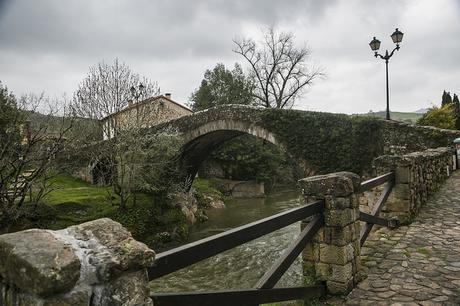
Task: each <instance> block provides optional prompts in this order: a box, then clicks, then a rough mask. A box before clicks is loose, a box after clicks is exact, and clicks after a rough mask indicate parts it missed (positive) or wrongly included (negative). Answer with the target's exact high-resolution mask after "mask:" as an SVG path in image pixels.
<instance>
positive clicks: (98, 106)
mask: <svg viewBox="0 0 460 306" xmlns="http://www.w3.org/2000/svg"><path fill="white" fill-rule="evenodd" d="M140 85H142V87H141V89H142V90H140V91H139V95H137V96H136V97H133V93H132V90H131V88H138V86H140ZM159 92H160V89H159V87H158V84H157V83H155V82H151V81H150V80H149V79H147V78H145V77H141V76H140V75H139V74H137V73H134V72H132V71H131V69H130V68H129V66H128V65H126V64H125V63H120V62H119V60H118V58H116V59H115V60H114V61H113V64H112V65H109V64H107V63H104V62H102V63H99V64H97V65H96V66H92V67H90V68H89V73H88V75H87V76H86V78H85V79H84V80H83V81H82V82H81V83H80V85H79V86H78V89H77V91H76V92H75V94H74V98H73V100H74V101H73V104H74V106H75V111H76V115H78V116H80V117H83V118H91V119H97V120H100V119H102V118H104V117H107V116H109V115H110V114H113V113H116V112H118V111H120V110H122V109H123V108H125V107H126V106H128V104H129V102H130V101H132V100H133V99H134V98H136V99H139V100H142V99H145V98H148V97H151V96H153V95H157V94H158V93H159Z"/></svg>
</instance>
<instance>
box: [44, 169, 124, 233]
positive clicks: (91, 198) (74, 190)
mask: <svg viewBox="0 0 460 306" xmlns="http://www.w3.org/2000/svg"><path fill="white" fill-rule="evenodd" d="M50 183H52V185H51V186H52V187H51V189H52V191H51V192H50V193H48V194H47V195H46V196H45V197H44V199H43V202H44V203H45V204H46V205H49V206H51V207H53V208H54V209H55V210H56V217H55V220H54V222H52V223H51V224H50V227H51V228H62V227H66V226H69V225H73V224H78V223H82V222H86V221H90V220H94V219H98V218H103V217H108V216H111V215H113V214H115V213H116V212H117V210H118V205H117V204H118V198H117V197H116V196H113V195H112V196H111V194H110V193H109V191H110V188H109V187H98V186H93V185H91V184H89V183H87V182H85V181H83V180H80V179H77V178H73V177H70V176H65V175H55V176H54V177H53V178H52V179H51V180H50Z"/></svg>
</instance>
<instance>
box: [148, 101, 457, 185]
mask: <svg viewBox="0 0 460 306" xmlns="http://www.w3.org/2000/svg"><path fill="white" fill-rule="evenodd" d="M161 130H169V131H171V130H172V131H176V132H179V134H180V135H181V137H182V141H183V146H182V151H181V152H180V156H181V160H182V162H183V164H184V166H185V167H186V169H187V170H188V173H189V174H190V176H191V177H194V175H195V174H196V172H197V170H198V167H199V165H200V164H201V163H202V162H203V161H204V160H206V159H207V158H208V157H209V155H210V154H211V153H212V151H213V150H215V149H216V148H218V147H219V146H220V145H221V144H223V143H225V142H226V141H228V140H231V139H233V138H235V137H238V136H241V135H244V134H249V135H253V136H255V137H258V138H261V139H264V140H266V141H268V142H270V143H272V144H274V145H276V146H278V147H279V148H280V149H281V150H283V151H284V152H286V153H287V154H288V155H289V156H290V157H291V158H293V159H294V160H295V161H296V162H297V163H298V165H299V166H300V167H301V168H302V169H303V170H304V171H305V174H306V175H310V174H325V173H330V172H335V171H351V172H355V173H358V174H361V175H362V174H370V170H371V166H372V160H373V159H374V158H376V157H377V156H380V155H384V154H388V153H394V152H414V151H420V150H425V149H427V148H436V147H442V146H449V145H452V140H453V139H455V138H456V137H458V136H460V132H458V131H451V130H442V129H437V128H431V127H419V126H414V125H410V124H405V123H401V122H396V121H387V120H383V119H380V118H375V117H365V116H348V115H344V114H332V113H321V112H309V111H301V110H286V109H266V108H256V107H249V106H242V105H227V106H221V107H215V108H211V109H208V110H204V111H200V112H197V113H194V114H192V115H188V116H184V117H181V118H179V119H176V120H173V121H170V122H167V123H165V124H162V125H159V126H155V127H153V128H151V132H152V133H156V132H158V131H161Z"/></svg>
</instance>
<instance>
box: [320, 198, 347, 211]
mask: <svg viewBox="0 0 460 306" xmlns="http://www.w3.org/2000/svg"><path fill="white" fill-rule="evenodd" d="M324 200H325V205H324V207H325V209H329V210H341V209H346V208H352V205H353V203H352V201H351V197H332V196H326V197H325V198H324Z"/></svg>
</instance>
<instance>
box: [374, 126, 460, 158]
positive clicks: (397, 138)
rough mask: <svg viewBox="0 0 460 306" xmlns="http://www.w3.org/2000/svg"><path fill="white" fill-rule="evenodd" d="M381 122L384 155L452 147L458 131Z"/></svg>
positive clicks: (459, 133)
mask: <svg viewBox="0 0 460 306" xmlns="http://www.w3.org/2000/svg"><path fill="white" fill-rule="evenodd" d="M379 120H380V121H382V137H383V143H384V152H383V153H384V154H406V153H410V152H417V151H423V150H426V149H429V148H438V147H445V146H450V145H452V142H453V140H454V139H455V138H457V137H460V131H456V130H446V129H440V128H436V127H432V126H419V125H414V124H410V123H405V122H399V121H392V120H390V121H388V120H383V119H379Z"/></svg>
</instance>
